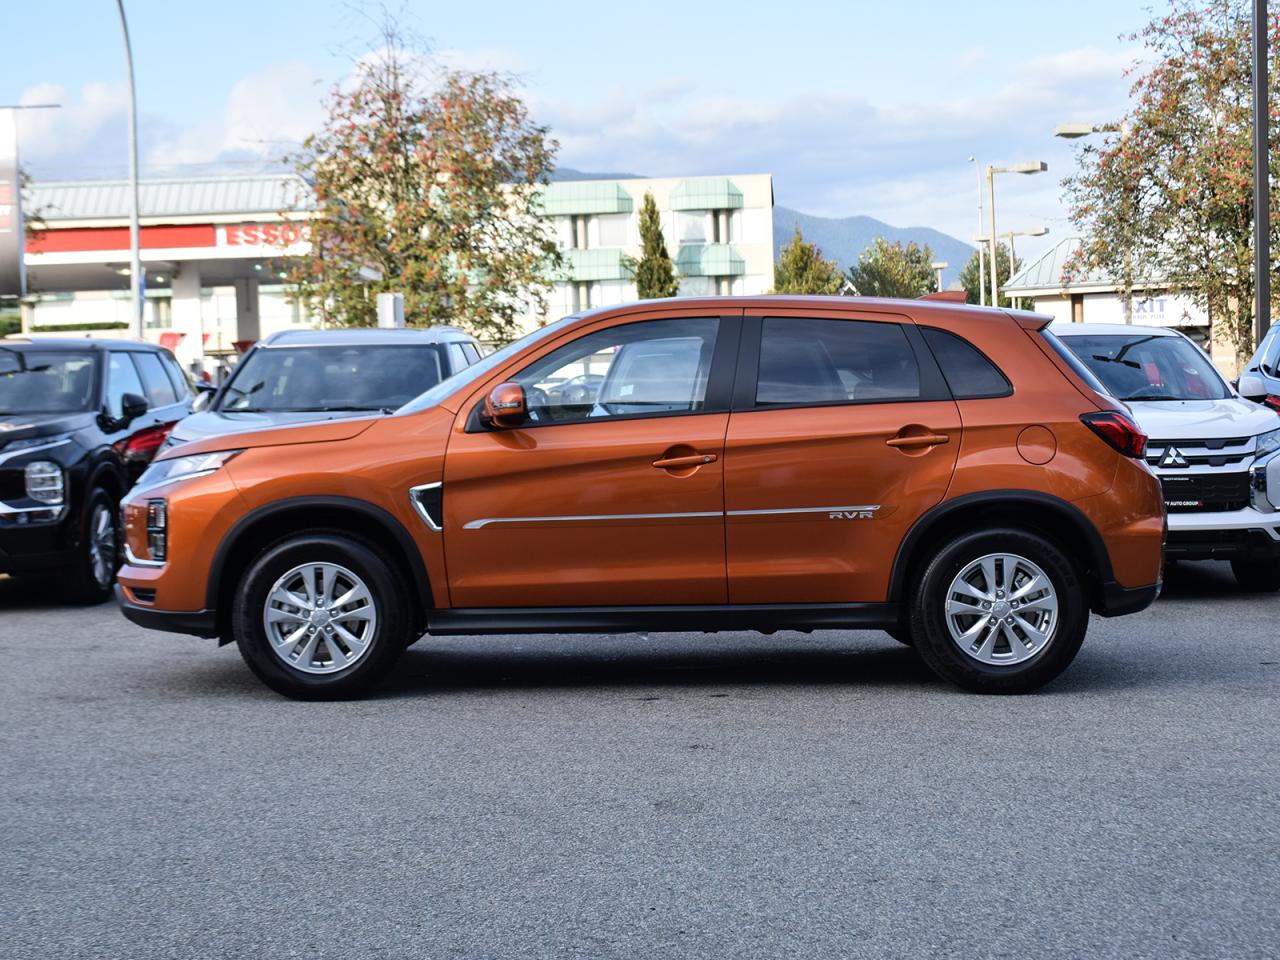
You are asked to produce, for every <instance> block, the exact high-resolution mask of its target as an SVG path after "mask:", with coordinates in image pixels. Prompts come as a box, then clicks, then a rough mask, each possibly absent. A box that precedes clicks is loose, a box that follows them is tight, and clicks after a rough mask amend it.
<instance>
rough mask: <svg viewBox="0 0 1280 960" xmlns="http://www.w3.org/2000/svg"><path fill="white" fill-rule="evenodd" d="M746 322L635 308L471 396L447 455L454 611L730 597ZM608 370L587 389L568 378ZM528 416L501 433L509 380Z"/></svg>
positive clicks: (695, 601) (446, 513) (446, 532)
mask: <svg viewBox="0 0 1280 960" xmlns="http://www.w3.org/2000/svg"><path fill="white" fill-rule="evenodd" d="M737 333H738V329H737V318H734V317H716V316H711V317H708V316H679V315H675V316H673V315H670V313H669V312H667V313H666V314H657V315H632V316H629V317H628V318H626V320H625V321H624V322H618V321H606V322H603V323H602V324H600V325H598V326H597V327H593V328H590V329H588V330H585V331H584V332H583V333H582V334H581V335H579V336H578V337H576V338H575V339H573V340H571V341H570V342H568V343H563V344H561V345H556V346H549V347H548V348H546V349H545V350H544V351H543V352H542V354H541V355H540V356H538V357H537V358H536V359H533V360H531V361H530V362H528V363H526V364H525V365H524V366H523V368H522V369H518V370H510V371H506V372H504V373H501V374H499V375H497V376H496V377H495V378H493V379H491V380H489V381H488V382H486V383H485V384H484V385H483V386H482V387H481V388H479V389H478V390H477V391H476V392H475V393H474V394H473V395H472V396H471V397H470V399H469V400H468V401H467V402H466V403H465V404H464V405H463V407H462V409H461V410H460V412H459V414H458V417H457V420H456V422H455V424H454V427H453V432H452V434H451V437H450V441H449V445H448V449H447V452H446V456H445V469H444V482H443V509H444V531H443V533H444V544H445V559H446V566H447V568H448V580H449V591H450V599H451V602H452V605H453V606H454V607H547V606H640V605H655V604H656V605H663V604H722V603H724V602H725V599H726V589H725V552H724V518H723V496H724V491H723V482H722V481H723V473H722V469H723V463H722V459H723V454H724V436H725V429H726V427H727V426H728V419H729V416H728V409H729V394H730V387H731V380H732V375H733V369H732V367H733V361H734V354H735V352H736V347H737ZM588 374H590V375H592V376H599V377H601V379H600V380H599V381H598V383H597V382H596V381H594V380H589V381H588V382H591V383H592V390H591V392H590V394H589V395H586V396H583V395H577V394H575V395H574V397H573V398H572V399H565V398H563V397H561V396H560V395H559V394H556V393H554V387H555V385H556V384H559V383H563V382H565V381H566V380H568V379H569V378H572V377H575V376H577V377H582V376H585V375H588ZM504 377H505V378H506V379H508V380H514V381H515V382H517V383H519V384H520V385H521V386H522V387H523V388H524V391H525V396H526V403H527V408H528V411H529V413H528V419H527V420H526V422H525V423H524V425H523V426H521V427H519V428H516V429H495V428H492V427H487V426H485V425H484V423H483V422H482V421H481V419H480V417H479V416H478V410H477V407H478V405H479V404H480V403H481V402H482V401H483V398H484V397H485V396H486V395H487V393H488V391H489V390H490V389H491V388H492V387H493V386H495V385H496V384H498V383H500V382H502V381H503V378H504Z"/></svg>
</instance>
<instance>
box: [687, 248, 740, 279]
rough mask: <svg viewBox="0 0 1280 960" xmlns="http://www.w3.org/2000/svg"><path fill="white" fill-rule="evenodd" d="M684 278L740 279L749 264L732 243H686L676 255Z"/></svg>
mask: <svg viewBox="0 0 1280 960" xmlns="http://www.w3.org/2000/svg"><path fill="white" fill-rule="evenodd" d="M676 269H677V270H679V271H680V275H681V276H684V277H740V276H742V275H743V274H744V273H746V272H747V262H746V261H745V260H743V259H742V254H740V253H738V251H737V250H736V249H735V248H734V246H733V244H731V243H686V244H685V245H684V246H683V247H681V248H680V252H679V253H678V254H677V255H676Z"/></svg>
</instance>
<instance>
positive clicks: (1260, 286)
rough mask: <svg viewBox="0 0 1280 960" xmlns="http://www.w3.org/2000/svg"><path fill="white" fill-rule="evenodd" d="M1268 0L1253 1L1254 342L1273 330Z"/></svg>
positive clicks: (1259, 341)
mask: <svg viewBox="0 0 1280 960" xmlns="http://www.w3.org/2000/svg"><path fill="white" fill-rule="evenodd" d="M1269 26H1270V24H1269V22H1268V19H1267V0H1253V285H1254V290H1255V291H1256V293H1257V297H1258V309H1257V313H1256V316H1255V317H1254V336H1255V337H1256V338H1257V339H1256V340H1255V341H1254V343H1261V342H1262V338H1263V337H1265V336H1266V335H1267V331H1268V330H1269V329H1270V328H1271V162H1270V157H1269V151H1268V149H1267V148H1268V146H1269V144H1270V140H1271V109H1270V107H1271V96H1270V93H1271V87H1270V81H1269V79H1268V77H1267V55H1268V49H1267V48H1268V46H1269V44H1268V39H1269V37H1270V32H1271V31H1270V29H1269Z"/></svg>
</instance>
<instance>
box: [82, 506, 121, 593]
mask: <svg viewBox="0 0 1280 960" xmlns="http://www.w3.org/2000/svg"><path fill="white" fill-rule="evenodd" d="M118 551H119V545H118V544H117V542H116V524H115V518H114V517H112V515H111V508H110V507H109V506H107V505H106V504H105V503H97V504H94V507H93V511H92V512H91V513H90V514H89V564H90V566H91V568H92V570H93V580H94V583H96V584H97V585H98V586H100V587H102V588H103V589H104V590H105V589H106V588H107V587H109V586H111V581H112V579H113V578H114V576H115V572H116V557H117V554H118Z"/></svg>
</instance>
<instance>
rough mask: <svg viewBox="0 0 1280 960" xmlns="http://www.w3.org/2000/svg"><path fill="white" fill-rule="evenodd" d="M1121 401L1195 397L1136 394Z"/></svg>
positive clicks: (1188, 398) (1187, 398) (1189, 398)
mask: <svg viewBox="0 0 1280 960" xmlns="http://www.w3.org/2000/svg"><path fill="white" fill-rule="evenodd" d="M1120 399H1121V400H1191V399H1195V398H1193V397H1171V396H1169V395H1168V394H1167V393H1135V394H1134V395H1133V396H1132V397H1121V398H1120Z"/></svg>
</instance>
